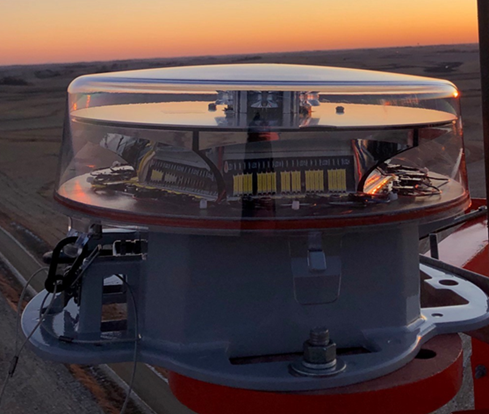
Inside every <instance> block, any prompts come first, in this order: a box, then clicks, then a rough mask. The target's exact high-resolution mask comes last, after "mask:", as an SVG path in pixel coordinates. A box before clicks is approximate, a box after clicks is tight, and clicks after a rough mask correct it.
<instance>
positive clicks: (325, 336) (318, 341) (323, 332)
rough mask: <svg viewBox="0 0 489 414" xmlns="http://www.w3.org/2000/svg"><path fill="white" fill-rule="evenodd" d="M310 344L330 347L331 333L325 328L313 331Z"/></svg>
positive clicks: (321, 327)
mask: <svg viewBox="0 0 489 414" xmlns="http://www.w3.org/2000/svg"><path fill="white" fill-rule="evenodd" d="M309 343H310V344H311V345H317V346H325V345H328V343H329V331H328V330H327V329H326V328H325V327H323V326H320V327H317V328H314V329H311V332H310V333H309Z"/></svg>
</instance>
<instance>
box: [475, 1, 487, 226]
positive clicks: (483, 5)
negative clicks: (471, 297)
mask: <svg viewBox="0 0 489 414" xmlns="http://www.w3.org/2000/svg"><path fill="white" fill-rule="evenodd" d="M477 13H478V18H479V54H480V71H481V96H482V126H483V134H484V161H485V171H486V199H487V197H489V0H478V2H477ZM488 223H489V221H488Z"/></svg>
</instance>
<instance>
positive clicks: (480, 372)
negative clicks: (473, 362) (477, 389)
mask: <svg viewBox="0 0 489 414" xmlns="http://www.w3.org/2000/svg"><path fill="white" fill-rule="evenodd" d="M486 375H487V368H486V367H485V365H477V366H476V367H475V371H474V378H475V379H480V378H482V377H485V376H486Z"/></svg>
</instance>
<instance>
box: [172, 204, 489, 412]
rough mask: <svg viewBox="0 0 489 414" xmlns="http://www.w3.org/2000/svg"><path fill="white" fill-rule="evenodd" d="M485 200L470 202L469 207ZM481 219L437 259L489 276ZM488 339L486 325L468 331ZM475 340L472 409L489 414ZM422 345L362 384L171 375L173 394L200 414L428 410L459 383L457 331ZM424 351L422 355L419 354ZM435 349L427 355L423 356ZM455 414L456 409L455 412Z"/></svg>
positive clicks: (484, 356) (488, 355)
mask: <svg viewBox="0 0 489 414" xmlns="http://www.w3.org/2000/svg"><path fill="white" fill-rule="evenodd" d="M485 204H486V200H473V203H472V209H476V208H478V207H479V206H480V205H485ZM487 235H488V232H487V221H486V219H485V218H482V219H479V220H474V221H471V222H468V223H466V224H465V225H463V226H462V227H461V228H459V229H458V230H457V231H456V232H454V233H453V234H452V235H450V236H449V237H448V238H446V239H445V240H443V241H442V242H441V243H440V246H439V251H440V258H441V260H445V261H447V262H449V263H451V264H453V265H456V266H460V267H465V268H466V269H469V270H472V271H475V272H477V273H481V274H485V275H488V276H489V247H488V240H487ZM470 334H471V335H472V336H473V337H478V338H480V339H482V340H484V342H489V328H484V329H482V330H479V331H476V332H471V333H470ZM484 342H481V341H478V340H476V339H473V354H472V367H473V372H475V370H476V367H478V366H483V367H487V373H486V374H485V375H484V369H482V368H479V369H478V375H477V378H476V379H475V380H474V393H475V408H476V410H475V411H466V412H464V413H465V414H469V413H471V414H489V392H487V391H488V390H489V345H488V344H487V343H484ZM423 349H429V350H431V351H433V352H434V353H435V354H436V356H434V357H432V358H430V359H421V358H416V359H415V360H413V361H412V362H411V363H409V364H407V365H406V366H405V367H403V368H401V369H400V370H398V371H396V372H394V373H392V374H389V375H386V376H384V377H382V378H378V379H375V380H372V381H367V382H364V383H361V384H357V385H352V386H348V387H341V388H335V389H329V390H325V391H322V392H309V393H279V392H262V391H253V390H244V389H238V388H230V387H225V386H221V385H214V384H209V383H206V382H202V381H198V380H195V379H192V378H188V377H184V376H182V375H179V374H177V373H170V375H169V383H170V388H171V390H172V392H173V393H174V395H175V396H176V397H177V398H178V399H179V400H180V401H181V402H182V403H183V404H184V405H186V406H187V407H189V408H190V409H192V410H193V411H195V412H197V413H199V414H279V413H280V414H302V413H304V412H306V411H307V412H313V413H318V414H319V413H324V414H358V413H359V412H364V413H376V414H392V413H396V414H428V413H431V412H433V411H435V410H436V409H438V408H440V407H442V406H443V405H445V404H446V403H447V402H448V401H450V400H451V399H452V398H453V397H454V396H455V394H456V393H457V391H458V390H459V388H460V385H461V382H462V374H463V367H462V346H461V341H460V338H459V336H458V335H443V336H438V337H436V338H434V339H432V340H431V341H429V342H427V343H426V344H425V345H424V346H423ZM422 354H423V353H422ZM426 354H430V355H433V353H426V352H424V355H426ZM454 414H455V413H454Z"/></svg>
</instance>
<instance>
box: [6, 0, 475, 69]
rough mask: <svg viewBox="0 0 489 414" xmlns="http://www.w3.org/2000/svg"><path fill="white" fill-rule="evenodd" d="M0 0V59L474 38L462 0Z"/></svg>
mask: <svg viewBox="0 0 489 414" xmlns="http://www.w3.org/2000/svg"><path fill="white" fill-rule="evenodd" d="M6 3H7V4H2V5H1V6H0V38H1V39H2V40H3V41H2V42H0V65H5V64H28V63H49V62H74V61H94V60H114V59H136V58H155V57H172V56H175V57H178V56H192V55H223V54H241V53H266V52H285V51H301V50H327V49H351V48H374V47H391V46H415V45H417V44H420V45H430V44H455V43H475V42H477V22H476V2H467V0H450V1H447V0H443V1H442V0H430V1H429V2H426V1H421V0H411V1H409V2H408V1H406V0H390V1H387V2H386V1H383V0H370V1H368V2H358V0H343V1H342V2H334V3H333V2H332V1H328V0H321V1H319V0H309V2H307V4H306V3H304V2H299V1H297V0H280V1H279V0H267V1H266V2H263V1H261V0H246V1H244V0H228V1H227V2H222V1H218V0H206V2H202V1H199V0H181V1H180V2H161V1H156V0H142V1H140V2H130V1H129V0H119V1H116V0H104V1H103V2H98V1H95V0H85V1H84V2H59V1H57V0H43V1H42V2H29V7H25V4H23V3H24V2H6ZM358 3H360V4H358Z"/></svg>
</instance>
